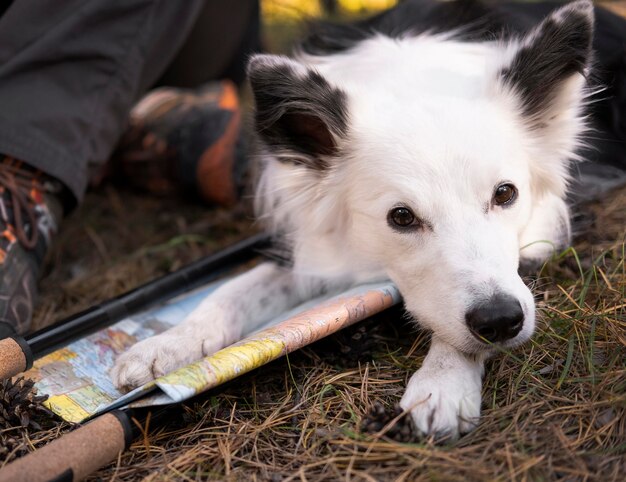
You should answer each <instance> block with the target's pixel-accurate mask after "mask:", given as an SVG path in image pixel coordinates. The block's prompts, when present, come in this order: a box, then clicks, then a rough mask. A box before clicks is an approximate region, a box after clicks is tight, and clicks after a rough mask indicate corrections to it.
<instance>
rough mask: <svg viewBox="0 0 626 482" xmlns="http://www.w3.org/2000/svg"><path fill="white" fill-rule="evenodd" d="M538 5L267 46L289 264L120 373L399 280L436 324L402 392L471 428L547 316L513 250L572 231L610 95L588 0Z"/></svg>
mask: <svg viewBox="0 0 626 482" xmlns="http://www.w3.org/2000/svg"><path fill="white" fill-rule="evenodd" d="M534 9H535V10H533V13H537V12H541V13H542V10H541V9H544V10H546V14H547V16H545V18H544V19H543V20H542V21H540V22H536V21H533V19H532V15H531V16H530V17H529V16H528V15H527V14H526V13H524V12H526V10H523V8H522V7H521V6H516V5H509V6H507V7H504V6H502V5H500V6H498V7H493V8H492V7H487V6H485V5H483V4H482V3H480V2H478V1H474V0H471V1H470V0H459V1H456V2H445V3H444V2H441V3H440V2H437V1H434V0H413V1H411V0H407V1H404V2H402V3H401V4H400V5H399V6H398V7H396V8H394V9H392V10H389V11H387V12H384V13H383V14H381V15H378V16H377V17H375V18H372V19H370V20H367V21H365V22H361V23H359V24H357V25H348V26H338V25H322V26H320V27H319V30H318V31H317V32H315V33H313V34H312V36H310V37H309V38H308V39H307V40H306V41H305V42H304V43H303V44H302V45H301V47H300V48H299V49H298V50H297V52H296V53H295V54H294V56H293V57H291V58H288V57H284V56H276V55H257V56H254V57H253V58H252V59H251V60H250V63H249V67H248V73H249V77H250V82H251V85H252V90H253V92H254V97H255V101H256V117H255V120H256V128H257V132H258V135H259V137H260V140H261V142H262V152H261V156H260V162H261V163H262V174H261V178H260V182H259V185H258V190H257V197H256V204H257V208H258V213H259V216H260V219H262V220H264V221H266V222H267V226H268V229H269V230H271V231H272V232H273V233H275V234H276V235H277V236H281V237H282V238H283V240H284V244H285V246H287V247H288V249H289V252H290V258H291V260H292V263H291V264H290V267H289V268H285V267H282V266H279V265H278V264H275V263H272V262H267V263H264V264H261V265H260V266H257V267H256V268H254V269H252V270H251V271H249V272H248V273H247V274H245V275H244V276H241V277H239V278H237V279H235V280H233V281H231V282H229V283H227V284H225V285H223V286H222V287H221V288H219V289H218V290H217V291H216V292H214V293H213V294H212V295H211V296H210V297H208V298H207V299H206V300H204V302H203V303H202V304H201V305H200V307H199V308H198V309H197V310H196V311H195V312H194V313H192V314H191V315H190V316H189V318H188V319H186V320H185V321H184V322H183V323H182V324H181V325H180V326H177V327H175V328H173V329H171V330H169V331H167V332H165V333H163V334H161V335H158V336H156V337H153V338H151V339H148V340H146V341H142V342H140V343H137V344H136V345H135V346H133V347H132V348H131V349H130V350H129V351H128V352H127V353H125V354H123V355H122V356H121V357H120V358H119V359H118V360H117V364H116V366H115V367H114V369H113V372H112V376H113V379H114V381H115V383H116V384H117V385H118V386H119V387H126V388H127V387H133V386H137V385H140V384H143V383H145V382H147V381H149V380H151V379H153V378H154V377H157V376H160V375H163V374H165V373H167V372H169V371H171V370H173V369H175V368H178V367H180V366H182V365H185V364H187V363H190V362H192V361H194V360H196V359H199V358H201V357H202V356H203V355H207V354H210V353H212V352H214V351H216V350H219V349H220V348H222V347H224V346H226V345H229V344H231V343H233V342H235V341H237V340H238V339H239V338H240V337H242V335H244V334H246V333H247V332H250V331H251V330H254V329H255V327H257V326H259V325H260V324H261V323H263V322H264V321H266V320H268V319H271V318H272V317H274V316H275V315H277V314H278V313H281V312H283V311H285V310H287V309H288V308H290V307H293V306H295V305H297V304H299V303H301V302H303V301H305V300H307V299H310V298H312V297H315V296H317V295H319V294H320V293H322V292H324V291H327V290H331V289H332V290H334V289H340V288H343V287H348V286H350V285H354V284H358V283H362V282H367V281H374V280H382V279H391V280H393V281H394V282H395V284H396V285H397V286H398V288H399V289H400V291H401V293H402V295H403V297H404V302H405V306H406V309H407V310H408V312H409V313H410V314H411V315H412V316H413V318H414V319H415V320H416V322H418V323H419V324H420V325H421V326H422V327H424V328H425V329H427V330H430V331H431V332H432V343H431V347H430V351H429V352H428V355H427V356H426V359H425V360H424V364H423V366H422V367H421V368H420V369H419V370H418V371H417V373H415V374H414V375H413V376H412V378H411V379H410V381H409V383H408V386H407V388H406V392H405V394H404V396H403V398H402V401H401V406H402V407H403V408H404V409H406V410H408V411H410V412H411V415H412V417H413V419H414V421H415V423H416V425H417V427H418V428H419V430H421V431H422V432H423V433H426V434H442V433H445V434H448V435H450V436H452V437H456V436H458V435H459V434H460V433H463V432H467V431H469V430H471V429H472V428H473V427H475V426H476V424H477V422H478V418H479V415H480V405H481V378H482V375H483V363H484V361H485V359H486V358H487V357H488V356H489V355H490V354H491V353H493V352H494V347H493V346H492V345H494V344H495V345H499V346H500V347H504V348H512V347H515V346H517V345H519V344H520V343H523V342H525V341H526V340H528V339H529V338H530V336H531V335H532V334H533V330H534V328H535V303H534V300H533V296H532V294H531V292H530V290H529V289H528V288H527V287H526V286H525V284H524V283H523V282H522V279H521V278H520V276H519V275H518V267H519V265H520V262H541V261H543V260H545V259H547V258H548V257H550V256H551V254H552V253H553V252H554V250H555V249H560V248H561V247H563V246H565V245H567V243H568V242H569V240H570V220H569V217H570V215H569V208H568V204H567V203H566V196H567V192H568V185H569V183H570V179H571V173H572V165H573V164H574V163H577V161H579V160H582V159H581V157H582V154H581V153H584V152H585V151H584V149H585V144H584V135H585V133H586V132H587V131H588V129H589V127H590V123H589V122H588V116H587V113H586V105H587V104H589V103H590V99H597V98H602V97H601V96H602V95H603V94H598V91H599V88H598V87H594V86H593V84H592V83H591V82H590V81H589V79H590V75H589V74H590V68H591V63H592V51H593V49H592V42H593V32H594V7H593V5H592V3H591V1H587V0H580V1H576V2H574V3H569V4H567V5H565V6H561V8H556V9H554V10H552V9H551V8H550V7H546V6H545V5H539V6H537V5H535V6H534ZM602 15H609V14H608V13H607V12H603V13H602ZM542 16H543V15H542ZM607 18H608V17H607ZM616 19H617V17H614V18H612V19H610V20H611V21H614V20H616ZM529 23H530V26H529ZM622 35H623V33H622ZM618 45H619V43H618ZM622 49H623V44H622ZM618 54H619V52H618ZM623 58H624V55H623V50H622V59H623ZM609 87H611V86H609ZM611 88H612V87H611ZM599 96H600V97H599ZM607 97H608V94H607ZM609 131H610V129H607V132H609ZM614 131H615V130H614ZM611 132H613V131H611ZM622 133H623V131H622ZM611 136H613V137H614V138H617V137H615V136H616V134H614V133H610V132H609V133H607V134H606V138H607V139H609V138H611ZM595 137H598V134H597V133H596V136H595ZM609 140H610V139H609ZM607 145H608V144H607ZM619 149H620V148H618V149H617V151H614V152H612V153H609V154H610V155H614V156H616V157H620V156H623V155H624V147H623V139H622V145H621V150H619ZM586 152H587V153H591V154H592V155H596V154H597V152H596V154H593V153H594V151H591V150H587V151H586ZM607 152H608V151H607ZM609 154H607V155H609ZM618 162H624V160H623V157H621V161H618ZM593 173H594V171H593V170H592V174H593Z"/></svg>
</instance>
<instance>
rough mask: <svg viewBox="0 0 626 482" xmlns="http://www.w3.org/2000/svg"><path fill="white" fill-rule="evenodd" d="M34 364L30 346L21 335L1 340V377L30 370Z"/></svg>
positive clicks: (8, 376)
mask: <svg viewBox="0 0 626 482" xmlns="http://www.w3.org/2000/svg"><path fill="white" fill-rule="evenodd" d="M32 364H33V356H32V353H31V351H30V347H29V346H28V345H27V344H26V342H25V341H24V339H23V338H21V337H20V336H18V335H16V336H11V337H8V338H3V339H1V340H0V379H2V380H4V379H5V378H11V377H12V376H15V375H17V374H18V373H22V372H23V371H26V370H28V369H29V368H30V367H31V366H32Z"/></svg>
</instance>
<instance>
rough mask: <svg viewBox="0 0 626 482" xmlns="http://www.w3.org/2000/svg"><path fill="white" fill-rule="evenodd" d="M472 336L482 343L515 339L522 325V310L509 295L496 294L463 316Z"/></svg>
mask: <svg viewBox="0 0 626 482" xmlns="http://www.w3.org/2000/svg"><path fill="white" fill-rule="evenodd" d="M465 322H466V323H467V326H468V327H469V329H470V331H471V332H472V335H474V336H475V337H476V338H478V339H479V340H480V341H482V342H485V341H487V342H489V343H499V342H503V341H507V340H510V339H512V338H515V337H516V336H517V335H518V333H519V332H520V331H522V326H523V325H524V310H522V305H521V304H520V302H519V301H517V300H516V299H515V298H513V297H512V296H510V295H507V294H502V293H498V294H496V295H494V296H492V297H491V298H489V299H488V300H486V301H483V302H481V303H480V305H477V306H476V307H475V308H472V309H471V310H470V311H468V312H467V313H466V315H465Z"/></svg>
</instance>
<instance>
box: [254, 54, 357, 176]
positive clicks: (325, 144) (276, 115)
mask: <svg viewBox="0 0 626 482" xmlns="http://www.w3.org/2000/svg"><path fill="white" fill-rule="evenodd" d="M249 76H250V84H251V86H252V91H253V93H254V98H255V102H256V112H255V123H256V129H257V132H258V133H259V135H260V136H261V138H262V139H263V141H265V143H266V144H267V145H268V146H269V147H270V148H272V149H273V150H274V151H275V152H280V151H283V152H285V151H287V152H294V151H295V152H296V153H298V154H300V155H295V156H292V157H290V159H293V161H294V162H299V163H302V164H305V165H306V166H307V167H310V168H313V169H317V170H323V169H325V168H326V167H328V165H327V159H328V157H329V156H332V155H334V154H336V153H337V144H336V141H335V138H336V137H341V136H344V135H345V134H346V133H347V130H348V111H347V106H346V95H345V93H344V92H343V91H342V90H340V89H338V88H335V87H332V86H331V85H330V84H329V83H328V82H327V81H326V79H324V77H322V76H321V75H320V74H319V73H318V72H316V71H314V70H312V69H307V71H306V74H305V75H302V74H301V73H298V72H295V71H294V69H293V68H292V67H291V66H290V65H288V64H287V63H284V64H282V63H277V62H267V61H264V60H263V59H262V58H260V59H259V58H257V60H253V61H252V62H251V64H250V66H249ZM279 159H282V157H280V156H279Z"/></svg>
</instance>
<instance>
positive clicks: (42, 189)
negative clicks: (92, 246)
mask: <svg viewBox="0 0 626 482" xmlns="http://www.w3.org/2000/svg"><path fill="white" fill-rule="evenodd" d="M60 189H61V188H60V184H59V183H58V181H54V180H53V179H52V178H49V177H48V176H46V175H45V174H44V173H43V172H41V171H39V170H37V169H33V168H31V167H30V166H27V165H26V164H24V163H23V162H21V161H17V160H15V159H12V158H9V157H5V156H0V331H2V332H6V331H7V325H8V326H9V327H11V328H12V329H13V330H14V331H15V332H17V333H20V334H23V333H25V332H26V331H27V330H28V328H29V327H30V323H31V320H32V315H33V307H34V304H35V299H36V296H37V278H38V276H39V272H40V270H41V265H42V262H43V258H44V256H45V254H46V252H47V250H48V246H49V245H50V241H51V238H52V235H53V234H54V233H56V231H57V223H58V222H59V221H60V219H61V215H62V207H61V203H60V201H59V200H58V199H57V197H56V196H54V195H53V194H52V192H59V191H60Z"/></svg>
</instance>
